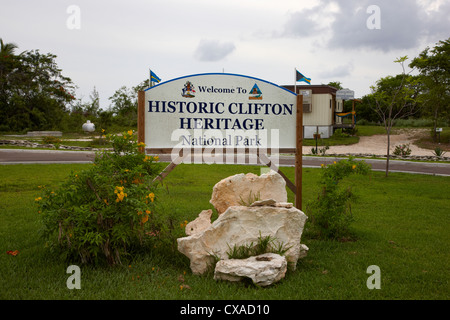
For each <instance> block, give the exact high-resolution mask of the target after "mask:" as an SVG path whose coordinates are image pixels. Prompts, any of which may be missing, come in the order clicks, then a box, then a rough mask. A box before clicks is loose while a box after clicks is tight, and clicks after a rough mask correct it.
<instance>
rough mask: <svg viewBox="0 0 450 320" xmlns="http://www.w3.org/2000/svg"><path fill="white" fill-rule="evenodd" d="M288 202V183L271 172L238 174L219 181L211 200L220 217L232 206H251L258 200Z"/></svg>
mask: <svg viewBox="0 0 450 320" xmlns="http://www.w3.org/2000/svg"><path fill="white" fill-rule="evenodd" d="M255 198H257V199H273V200H275V201H276V202H287V191H286V181H285V180H284V179H283V177H282V176H281V175H280V174H279V173H277V172H275V171H273V170H271V171H270V172H268V173H265V174H262V175H261V176H258V175H256V174H253V173H247V174H243V173H241V174H237V175H234V176H231V177H228V178H225V179H223V180H221V181H219V182H218V183H217V184H216V185H215V186H214V187H213V193H212V196H211V200H210V201H209V202H210V203H211V204H212V205H213V206H214V208H216V210H217V212H218V214H219V215H221V214H222V213H224V212H225V210H227V208H229V207H231V206H239V205H242V204H243V203H242V202H246V205H250V204H251V203H253V202H254V201H255V200H257V199H255Z"/></svg>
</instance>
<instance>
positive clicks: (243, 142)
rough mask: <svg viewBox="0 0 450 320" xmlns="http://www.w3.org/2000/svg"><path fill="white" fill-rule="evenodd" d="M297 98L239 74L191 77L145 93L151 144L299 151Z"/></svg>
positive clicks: (157, 146)
mask: <svg viewBox="0 0 450 320" xmlns="http://www.w3.org/2000/svg"><path fill="white" fill-rule="evenodd" d="M295 137H296V95H295V93H293V92H291V91H289V90H287V89H285V88H282V87H280V86H278V85H275V84H273V83H270V82H267V81H265V80H261V79H257V78H253V77H249V76H243V75H235V74H225V73H212V74H198V75H191V76H185V77H181V78H177V79H174V80H170V81H167V82H163V83H161V84H159V85H156V86H154V87H151V88H149V89H147V90H146V92H145V144H146V147H147V148H149V149H165V148H175V147H178V148H180V147H181V148H189V147H191V148H205V147H210V148H268V149H269V148H271V147H275V146H276V147H278V148H280V149H281V148H289V149H291V148H295V147H296V141H295Z"/></svg>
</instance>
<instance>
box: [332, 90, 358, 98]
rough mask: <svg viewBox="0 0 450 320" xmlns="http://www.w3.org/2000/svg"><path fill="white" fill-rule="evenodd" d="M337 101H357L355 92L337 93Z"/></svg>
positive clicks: (340, 91) (341, 91) (344, 91)
mask: <svg viewBox="0 0 450 320" xmlns="http://www.w3.org/2000/svg"><path fill="white" fill-rule="evenodd" d="M336 99H338V100H339V99H340V100H353V99H355V91H353V90H349V89H344V90H339V91H337V92H336Z"/></svg>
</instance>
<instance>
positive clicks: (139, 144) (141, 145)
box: [137, 142, 145, 147]
mask: <svg viewBox="0 0 450 320" xmlns="http://www.w3.org/2000/svg"><path fill="white" fill-rule="evenodd" d="M137 145H138V147H145V143H143V142H139V143H138V144H137Z"/></svg>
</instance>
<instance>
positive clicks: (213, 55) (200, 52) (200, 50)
mask: <svg viewBox="0 0 450 320" xmlns="http://www.w3.org/2000/svg"><path fill="white" fill-rule="evenodd" d="M235 49H236V46H235V45H234V44H233V43H232V42H222V43H221V42H220V41H217V40H201V41H200V43H199V44H198V47H197V49H196V50H195V53H194V56H195V58H196V59H197V60H200V61H206V62H214V61H220V60H222V59H224V58H225V57H226V56H228V55H229V54H231V53H232V52H233V51H234V50H235Z"/></svg>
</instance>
